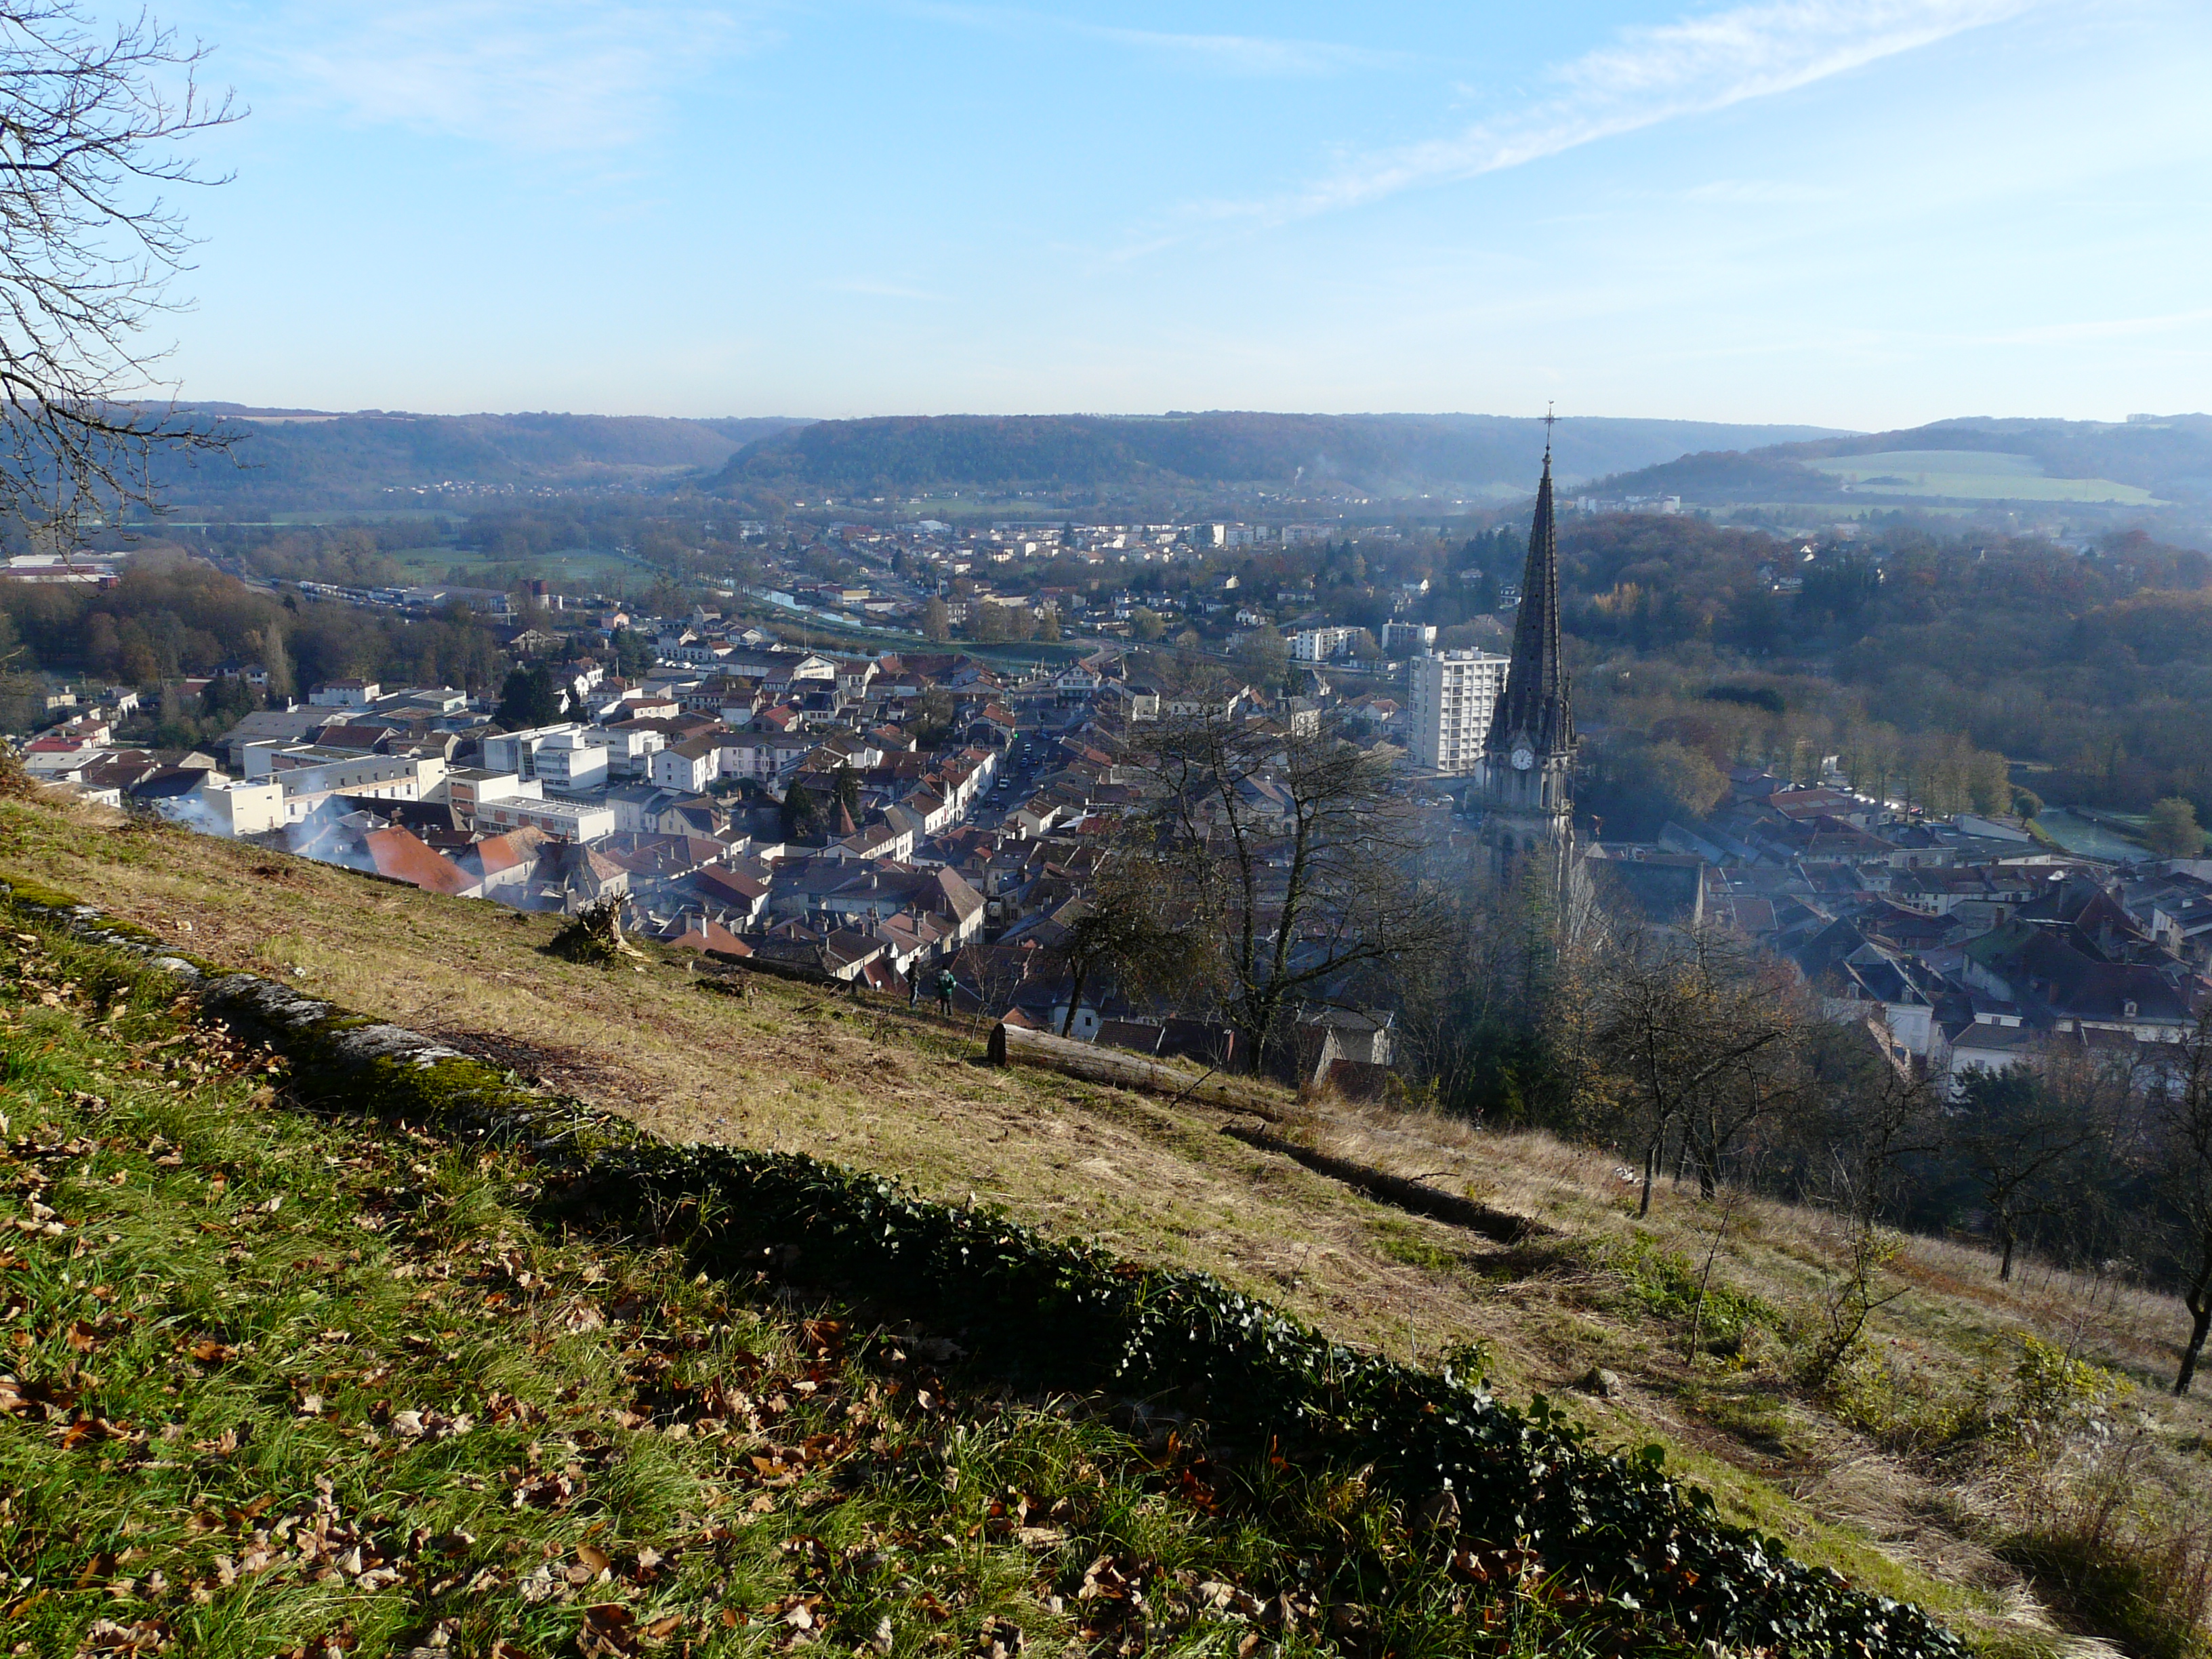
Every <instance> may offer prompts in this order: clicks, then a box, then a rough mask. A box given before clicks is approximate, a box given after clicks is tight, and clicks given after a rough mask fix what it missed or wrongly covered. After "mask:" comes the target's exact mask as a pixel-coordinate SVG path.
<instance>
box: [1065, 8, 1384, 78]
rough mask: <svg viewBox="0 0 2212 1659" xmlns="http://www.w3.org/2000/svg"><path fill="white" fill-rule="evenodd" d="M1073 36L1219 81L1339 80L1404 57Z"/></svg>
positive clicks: (1329, 44) (1082, 30)
mask: <svg viewBox="0 0 2212 1659" xmlns="http://www.w3.org/2000/svg"><path fill="white" fill-rule="evenodd" d="M1066 27H1067V28H1068V30H1069V31H1070V32H1072V33H1077V34H1082V35H1087V36H1089V37H1090V38H1091V39H1092V40H1107V41H1111V42H1113V43H1114V44H1115V45H1116V46H1130V47H1133V48H1135V49H1137V50H1138V51H1140V52H1154V53H1157V54H1158V55H1160V56H1162V57H1164V58H1172V59H1176V60H1179V61H1181V62H1182V63H1184V64H1188V65H1190V66H1191V67H1194V68H1196V69H1200V70H1211V71H1212V72H1214V73H1217V74H1221V75H1235V76H1261V77H1271V78H1272V77H1303V76H1320V75H1336V74H1340V73H1341V72H1343V71H1344V70H1356V69H1396V68H1401V67H1403V66H1404V65H1405V64H1407V63H1409V62H1410V61H1412V59H1411V57H1410V54H1407V53H1405V52H1378V51H1376V50H1375V49H1374V48H1372V47H1369V46H1342V45H1340V44H1338V43H1336V42H1334V41H1330V40H1278V39H1273V38H1270V37H1267V36H1265V35H1253V34H1170V33H1162V32H1160V31H1158V30H1157V29H1125V28H1112V27H1106V26H1104V25H1102V24H1095V23H1074V22H1071V23H1068V24H1066Z"/></svg>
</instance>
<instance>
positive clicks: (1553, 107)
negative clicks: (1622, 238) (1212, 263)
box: [1206, 0, 2039, 221]
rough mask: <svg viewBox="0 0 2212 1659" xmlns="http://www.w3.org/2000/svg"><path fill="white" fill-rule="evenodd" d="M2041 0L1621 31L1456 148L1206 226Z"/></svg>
mask: <svg viewBox="0 0 2212 1659" xmlns="http://www.w3.org/2000/svg"><path fill="white" fill-rule="evenodd" d="M2037 3H2039V0H1765V3H1759V4H1753V5H1747V6H1738V7H1736V8H1734V9H1730V10H1727V11H1721V12H1715V13H1712V14H1711V15H1706V16H1702V17H1694V18H1689V19H1686V20H1685V21H1680V22H1675V23H1667V24H1662V25H1658V26H1656V27H1638V28H1630V29H1625V30H1623V31H1622V32H1621V33H1620V34H1619V35H1618V36H1617V37H1615V39H1614V40H1613V41H1612V42H1611V43H1610V44H1608V45H1607V46H1601V47H1600V48H1598V49H1597V50H1595V51H1594V52H1588V53H1585V54H1584V55H1583V57H1581V58H1576V59H1575V60H1573V61H1572V62H1571V63H1569V64H1564V65H1562V66H1560V67H1559V69H1557V70H1554V71H1553V73H1552V74H1551V75H1550V76H1547V82H1548V83H1549V85H1550V88H1551V90H1550V91H1549V92H1548V93H1547V94H1546V95H1544V96H1542V97H1541V98H1540V99H1538V100H1536V101H1535V102H1534V103H1533V104H1532V105H1530V106H1528V107H1527V108H1524V109H1521V110H1517V111H1514V112H1507V113H1503V114H1498V115H1493V116H1491V117H1488V118H1485V119H1482V120H1480V121H1477V122H1475V123H1474V124H1472V125H1468V126H1466V127H1464V128H1462V130H1461V131H1458V132H1456V133H1454V134H1451V135H1449V137H1439V138H1434V139H1429V140H1425V141H1423V142H1420V143H1412V144H1406V145H1401V146H1399V147H1396V148H1395V149H1385V150H1379V151H1375V152H1370V153H1369V154H1366V155H1359V156H1355V157H1352V158H1351V159H1349V160H1347V161H1345V162H1344V163H1343V164H1342V165H1340V167H1338V168H1337V169H1336V170H1335V171H1334V172H1333V173H1329V174H1328V175H1326V176H1324V177H1322V178H1321V179H1316V181H1315V182H1314V183H1312V184H1311V185H1309V186H1307V187H1306V188H1304V189H1303V190H1300V191H1293V192H1291V193H1290V194H1289V195H1286V196H1284V197H1277V198H1275V199H1273V200H1270V201H1266V202H1256V203H1243V204H1218V205H1216V206H1214V207H1212V208H1210V209H1207V210H1206V215H1207V216H1211V217H1221V218H1229V217H1243V218H1257V219H1261V220H1272V221H1280V220H1287V219H1293V218H1300V217H1305V216H1310V215H1313V214H1316V213H1325V212H1328V211H1330V210H1333V209H1338V208H1346V207H1354V206H1358V205H1359V204H1362V203H1366V202H1371V201H1375V200H1377V199H1379V198H1381V197H1386V196H1391V195H1395V194H1396V193H1398V192H1400V191H1406V190H1411V189H1414V188H1417V187H1419V186H1421V185H1433V184H1441V183H1445V182H1449V181H1451V180H1455V179H1473V178H1478V177H1480V176H1481V175H1482V174H1484V173H1498V172H1501V171H1503V170H1504V169H1505V168H1508V167H1520V166H1523V165H1525V164H1526V163H1528V162H1530V161H1537V160H1540V159H1541V158H1542V157H1545V156H1547V155H1558V154H1559V153H1560V152H1561V151H1564V150H1569V149H1575V148H1576V147H1577V146H1579V145H1582V144H1587V143H1594V142H1595V141H1597V140H1599V139H1601V138H1609V137H1616V136H1619V135H1620V134H1623V133H1628V132H1634V131H1638V130H1640V129H1642V128H1645V127H1650V126H1656V125H1658V124H1660V123H1661V122H1663V121H1669V120H1674V119H1676V118H1680V117H1682V116H1686V115H1696V114H1702V113H1705V112H1711V111H1714V110H1720V109H1726V108H1728V107H1729V106H1730V105H1733V104H1740V103H1743V102H1746V101H1747V100H1751V99H1755V98H1768V97H1772V96H1774V95H1775V94H1778V93H1784V92H1790V91H1793V90H1795V89H1796V88H1800V87H1805V86H1809V85H1811V84H1813V83H1814V82H1817V81H1823V80H1826V79H1827V78H1828V77H1830V76H1836V75H1841V74H1844V73H1846V72H1848V71H1850V70H1856V69H1859V68H1862V67H1863V66H1865V65H1866V64H1872V63H1875V62H1878V61H1879V60H1881V59H1882V58H1892V57H1895V56H1896V55H1897V54H1899V53H1900V52H1911V51H1913V50H1915V49H1916V48H1917V47H1921V46H1931V45H1933V44H1935V43H1936V42H1937V41H1939V40H1946V39H1948V38H1949V37H1950V36H1952V35H1955V34H1959V33H1964V32H1965V31H1966V30H1968V29H1972V28H1978V27H1983V26H1984V25H1985V24H1989V23H1994V22H1998V21H2002V20H2003V19H2005V18H2008V17H2011V16H2015V15H2018V14H2020V13H2021V12H2024V11H2026V10H2027V9H2029V8H2030V7H2031V6H2033V5H2035V4H2037Z"/></svg>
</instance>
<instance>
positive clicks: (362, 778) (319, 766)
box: [246, 744, 446, 823]
mask: <svg viewBox="0 0 2212 1659" xmlns="http://www.w3.org/2000/svg"><path fill="white" fill-rule="evenodd" d="M445 776H446V763H445V762H444V761H443V760H442V759H441V758H439V757H436V756H430V755H423V756H404V755H356V754H353V753H350V752H348V751H343V750H331V749H317V748H313V747H301V748H296V749H275V750H271V749H270V748H268V747H266V746H265V745H264V744H252V745H250V746H249V747H248V748H247V749H246V780H247V781H249V782H256V783H258V782H264V781H267V782H274V783H275V784H276V785H277V786H278V787H280V788H281V789H282V790H283V796H284V820H285V822H286V823H299V822H300V821H301V819H302V818H305V817H307V815H308V814H309V813H310V812H312V811H314V810H315V809H316V808H317V807H318V806H320V805H322V804H323V803H324V802H325V801H326V800H328V799H330V798H331V796H332V795H361V796H365V797H367V798H368V799H372V800H420V799H422V797H423V796H425V795H427V794H428V793H430V792H431V791H432V790H433V789H435V788H436V787H438V785H439V784H441V783H442V782H443V781H445Z"/></svg>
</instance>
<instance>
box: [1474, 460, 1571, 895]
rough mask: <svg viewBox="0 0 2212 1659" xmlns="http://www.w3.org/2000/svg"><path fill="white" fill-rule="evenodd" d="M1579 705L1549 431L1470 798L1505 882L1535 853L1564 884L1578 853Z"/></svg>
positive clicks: (1492, 860)
mask: <svg viewBox="0 0 2212 1659" xmlns="http://www.w3.org/2000/svg"><path fill="white" fill-rule="evenodd" d="M1549 423H1550V417H1549V416H1546V424H1547V426H1548V425H1549ZM1574 763H1575V712H1574V704H1573V702H1572V699H1571V696H1570V695H1569V689H1568V684H1567V665H1566V662H1565V659H1564V658H1563V657H1562V656H1561V655H1560V653H1559V526H1558V523H1557V521H1556V520H1555V519H1554V518H1553V506H1552V446H1551V442H1550V441H1549V438H1548V435H1547V439H1546V441H1545V444H1544V478H1543V482H1542V483H1540V484H1539V485H1538V486H1537V488H1536V517H1535V520H1534V522H1533V523H1532V524H1531V525H1530V526H1529V527H1528V568H1527V569H1526V570H1525V571H1524V572H1523V573H1522V577H1521V608H1520V611H1519V612H1518V614H1517V615H1516V617H1515V618H1514V622H1513V656H1512V663H1511V666H1510V667H1509V668H1508V669H1507V670H1506V673H1505V690H1504V693H1503V694H1502V695H1501V696H1499V697H1498V702H1497V706H1496V708H1494V709H1493V710H1492V714H1491V716H1490V737H1489V739H1488V741H1487V742H1486V744H1484V748H1483V759H1482V768H1481V772H1480V780H1479V782H1478V785H1477V787H1476V789H1475V792H1474V797H1473V802H1472V804H1473V805H1474V806H1475V807H1476V808H1477V810H1479V811H1480V812H1481V813H1482V840H1483V844H1484V845H1485V846H1486V848H1488V849H1489V854H1490V865H1491V868H1492V871H1493V872H1495V873H1496V874H1497V875H1498V876H1499V877H1500V878H1504V876H1506V875H1508V874H1510V872H1511V871H1512V870H1513V868H1514V867H1515V866H1516V865H1517V864H1519V863H1520V861H1521V860H1522V859H1525V858H1527V857H1528V856H1530V855H1532V854H1534V855H1537V856H1540V857H1541V858H1542V859H1543V860H1545V861H1546V862H1547V864H1549V865H1550V866H1553V869H1554V871H1555V872H1556V873H1557V876H1558V878H1559V882H1560V884H1561V885H1562V887H1564V885H1565V882H1566V880H1567V877H1568V872H1569V868H1570V866H1571V862H1572V859H1573V853H1574Z"/></svg>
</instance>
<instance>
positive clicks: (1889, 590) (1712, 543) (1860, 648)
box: [1562, 516, 2212, 830]
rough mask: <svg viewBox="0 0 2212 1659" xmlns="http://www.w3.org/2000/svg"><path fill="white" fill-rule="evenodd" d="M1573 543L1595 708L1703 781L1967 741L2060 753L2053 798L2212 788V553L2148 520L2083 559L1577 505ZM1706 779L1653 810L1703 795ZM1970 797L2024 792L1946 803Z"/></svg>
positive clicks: (2113, 800)
mask: <svg viewBox="0 0 2212 1659" xmlns="http://www.w3.org/2000/svg"><path fill="white" fill-rule="evenodd" d="M1562 553H1563V557H1564V559H1565V576H1566V579H1567V580H1568V582H1569V584H1570V591H1571V598H1570V599H1569V602H1568V609H1567V617H1566V620H1567V625H1568V627H1569V629H1570V631H1571V634H1572V635H1573V636H1574V638H1575V639H1576V641H1577V645H1578V648H1579V652H1580V654H1581V656H1582V659H1583V671H1582V672H1583V679H1582V682H1581V684H1582V686H1583V689H1584V696H1585V697H1586V698H1587V701H1588V705H1589V708H1590V709H1591V711H1592V714H1593V717H1594V718H1595V719H1598V720H1601V721H1603V722H1605V723H1607V724H1617V725H1619V726H1621V727H1623V728H1625V729H1626V731H1629V732H1641V733H1649V734H1650V735H1651V737H1652V738H1653V740H1654V742H1655V743H1659V744H1673V745H1676V746H1678V747H1680V748H1682V749H1686V750H1690V751H1693V752H1694V753H1695V754H1697V755H1699V756H1701V757H1705V759H1706V760H1708V761H1710V762H1711V767H1712V769H1711V770H1707V771H1705V772H1703V773H1701V775H1702V776H1704V777H1705V778H1707V779H1708V780H1717V769H1718V768H1720V767H1724V766H1725V765H1727V764H1728V763H1729V762H1730V760H1731V759H1735V758H1741V757H1747V756H1749V755H1753V754H1758V755H1761V756H1771V755H1773V754H1774V753H1775V752H1776V751H1777V749H1779V750H1780V751H1781V752H1782V753H1783V754H1784V755H1785V756H1786V755H1787V754H1788V753H1789V752H1790V750H1793V749H1797V748H1800V747H1802V751H1803V754H1804V755H1805V756H1812V755H1814V754H1833V753H1839V752H1844V753H1856V754H1857V756H1858V757H1860V758H1861V759H1862V760H1863V761H1869V760H1871V759H1872V757H1875V755H1876V753H1877V751H1880V750H1885V749H1886V750H1888V751H1890V752H1891V753H1893V754H1894V755H1895V756H1898V757H1903V756H1904V755H1905V750H1907V749H1908V748H1909V747H1910V745H1911V742H1912V741H1914V740H1917V739H1929V738H1934V739H1942V738H1957V739H1960V740H1963V741H1965V742H1966V743H1969V744H1972V746H1973V747H1974V748H1976V749H1978V750H1985V751H1995V752H1997V753H2001V754H2002V755H2004V756H2007V757H2011V758H2012V759H2015V760H2026V761H2031V762H2036V763H2042V764H2044V765H2046V766H2048V767H2051V768H2052V769H2054V770H2052V771H2051V772H2050V773H2049V774H2048V775H2046V776H2045V778H2044V780H2043V781H2042V783H2041V785H2040V786H2039V787H2042V788H2043V789H2044V790H2045V792H2046V793H2050V794H2051V796H2052V798H2053V799H2063V800H2067V801H2078V802H2087V803H2092V804H2103V805H2113V806H2118V807H2123V808H2126V809H2130V810H2135V811H2141V810H2143V809H2144V808H2146V807H2148V805H2149V804H2150V803H2151V802H2152V801H2153V800H2155V799H2160V797H2163V796H2166V795H2176V794H2178V795H2183V796H2186V797H2188V798H2190V799H2194V800H2196V801H2197V802H2199V803H2200V804H2203V805H2212V732H2208V731H2207V729H2206V726H2205V724H2204V721H2203V714H2202V710H2203V707H2204V702H2205V699H2206V698H2207V696H2212V589H2208V583H2212V560H2208V559H2207V558H2206V556H2204V555H2203V554H2202V553H2200V552H2197V550H2194V549H2191V548H2180V547H2172V546H2168V545H2165V544H2160V543H2157V542H2154V541H2153V540H2151V539H2150V538H2148V536H2146V535H2144V534H2143V533H2142V532H2124V533H2121V534H2118V535H2115V536H2112V537H2109V538H2106V539H2105V540H2104V541H2103V543H2102V544H2100V545H2099V546H2097V547H2095V548H2094V549H2093V550H2091V551H2090V552H2088V553H2086V554H2084V553H2081V552H2077V551H2075V550H2073V549H2071V548H2066V547H2058V546H2054V545H2052V544H2051V543H2049V542H2047V541H2045V540H2042V539H2040V538H2025V539H2018V540H2014V539H2008V538H2001V537H1997V538H1984V537H1978V536H1972V535H1968V536H1961V537H1954V538H1936V537H1934V536H1930V535H1929V534H1927V533H1925V532H1919V531H1916V530H1898V531H1893V532H1888V533H1887V534H1885V535H1882V536H1879V537H1874V538H1866V539H1864V540H1863V541H1857V542H1821V543H1813V542H1807V541H1800V540H1778V539H1776V538H1771V537H1767V536H1765V535H1761V534H1759V533H1757V532H1749V531H1742V530H1731V529H1727V528H1724V527H1719V526H1713V525H1711V524H1709V523H1706V522H1705V521H1702V520H1696V519H1692V518H1687V517H1657V516H1634V517H1631V516H1613V517H1601V518H1596V519H1585V520H1575V521H1571V524H1570V526H1569V528H1568V530H1567V532H1566V533H1565V538H1564V539H1563V543H1562ZM1793 590H1794V591H1793ZM1716 689H1719V690H1722V691H1723V692H1725V693H1726V694H1727V695H1726V696H1721V697H1716V696H1714V695H1712V694H1713V692H1714V691H1715V690H1716ZM1609 741H1612V742H1613V743H1614V744H1616V745H1617V744H1618V743H1619V742H1620V735H1619V733H1616V734H1615V735H1614V737H1613V738H1611V739H1609ZM1669 763H1674V757H1671V756H1670V757H1669ZM1900 763H1901V762H1900ZM1637 782H1638V787H1643V786H1644V785H1645V784H1648V783H1649V782H1650V780H1649V779H1648V778H1646V777H1644V776H1642V775H1638V780H1637ZM1629 793H1633V791H1630V792H1629ZM1695 794H1696V791H1695V790H1692V791H1690V792H1689V793H1688V794H1686V795H1685V794H1683V793H1680V792H1679V791H1677V792H1674V793H1668V792H1666V791H1661V792H1660V793H1659V794H1658V795H1657V796H1656V797H1654V798H1653V799H1650V800H1649V801H1647V802H1645V803H1644V805H1642V806H1641V807H1639V808H1637V809H1635V811H1636V815H1637V817H1638V818H1640V817H1644V816H1649V815H1650V814H1654V813H1660V812H1662V811H1664V810H1667V808H1668V806H1670V805H1671V808H1672V810H1674V811H1694V810H1695V808H1696V806H1697V801H1696V799H1695ZM1965 805H1982V806H1983V807H1984V808H1985V809H1986V808H1990V807H1997V808H2002V806H2004V805H2007V803H2006V802H2005V801H2003V800H2002V799H1996V800H1990V801H1983V802H1973V801H1968V800H1960V801H1958V802H1956V803H1954V804H1953V805H1950V806H1948V808H1947V810H1957V808H1958V807H1960V806H1965ZM1620 827H1621V828H1622V829H1624V830H1626V829H1629V827H1630V824H1629V823H1628V822H1627V821H1626V820H1624V822H1623V823H1621V826H1620ZM1653 827H1654V828H1656V825H1655V826H1653Z"/></svg>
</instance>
